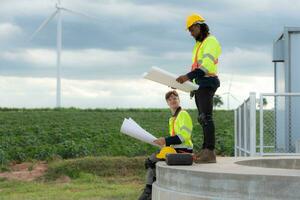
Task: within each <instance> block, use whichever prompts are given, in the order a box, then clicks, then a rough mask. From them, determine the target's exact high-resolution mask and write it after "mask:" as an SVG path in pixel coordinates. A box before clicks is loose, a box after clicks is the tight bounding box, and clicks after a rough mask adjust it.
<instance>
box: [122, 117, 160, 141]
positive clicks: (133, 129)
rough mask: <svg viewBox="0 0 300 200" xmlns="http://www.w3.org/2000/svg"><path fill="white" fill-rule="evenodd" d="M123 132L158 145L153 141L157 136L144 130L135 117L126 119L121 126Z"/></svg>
mask: <svg viewBox="0 0 300 200" xmlns="http://www.w3.org/2000/svg"><path fill="white" fill-rule="evenodd" d="M120 132H121V133H124V134H126V135H128V136H130V137H133V138H135V139H138V140H140V141H142V142H146V143H148V144H151V145H154V146H158V147H159V145H157V144H155V143H154V142H153V141H154V140H156V139H157V138H156V137H154V136H153V135H152V134H150V133H149V132H147V131H146V130H144V129H143V128H142V127H140V125H138V124H137V123H136V122H135V121H134V120H133V119H131V118H129V119H126V118H125V119H124V121H123V124H122V126H121V130H120Z"/></svg>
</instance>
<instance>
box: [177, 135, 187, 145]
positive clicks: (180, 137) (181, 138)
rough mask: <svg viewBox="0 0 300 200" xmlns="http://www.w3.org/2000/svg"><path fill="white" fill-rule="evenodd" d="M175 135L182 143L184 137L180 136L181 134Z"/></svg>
mask: <svg viewBox="0 0 300 200" xmlns="http://www.w3.org/2000/svg"><path fill="white" fill-rule="evenodd" d="M176 135H177V134H176ZM177 136H178V137H179V139H180V141H181V142H182V143H183V142H184V141H185V140H184V138H183V137H182V135H180V134H178V135H177Z"/></svg>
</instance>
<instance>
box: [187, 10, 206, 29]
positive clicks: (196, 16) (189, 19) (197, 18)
mask: <svg viewBox="0 0 300 200" xmlns="http://www.w3.org/2000/svg"><path fill="white" fill-rule="evenodd" d="M204 21H205V19H204V17H202V16H201V15H199V14H197V13H193V14H191V15H189V16H188V17H187V18H186V30H187V29H189V28H190V27H191V26H192V25H193V24H194V23H196V22H204Z"/></svg>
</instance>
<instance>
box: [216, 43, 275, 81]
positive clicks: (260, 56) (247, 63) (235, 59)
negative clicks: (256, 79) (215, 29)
mask: <svg viewBox="0 0 300 200" xmlns="http://www.w3.org/2000/svg"><path fill="white" fill-rule="evenodd" d="M219 60H220V65H219V69H220V72H221V73H224V72H225V73H228V72H231V73H234V74H240V75H250V76H251V75H252V76H253V75H256V76H266V75H267V76H271V75H273V70H274V69H273V63H272V57H271V54H270V52H268V51H266V50H264V49H241V48H238V47H236V48H233V49H232V50H230V51H227V52H224V53H223V54H222V56H221V57H220V59H219Z"/></svg>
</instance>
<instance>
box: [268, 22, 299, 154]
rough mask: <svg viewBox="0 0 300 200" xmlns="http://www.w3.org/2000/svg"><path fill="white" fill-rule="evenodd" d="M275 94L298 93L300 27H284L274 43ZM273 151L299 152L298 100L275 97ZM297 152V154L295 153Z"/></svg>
mask: <svg viewBox="0 0 300 200" xmlns="http://www.w3.org/2000/svg"><path fill="white" fill-rule="evenodd" d="M273 62H274V70H275V93H299V92H300V27H285V28H284V32H283V33H282V34H281V36H280V37H279V38H278V39H277V40H276V41H275V42H274V44H273ZM275 140H276V141H275V148H276V151H277V152H296V151H300V149H299V147H298V146H299V141H300V97H299V96H277V97H275ZM298 153H299V152H298Z"/></svg>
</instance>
